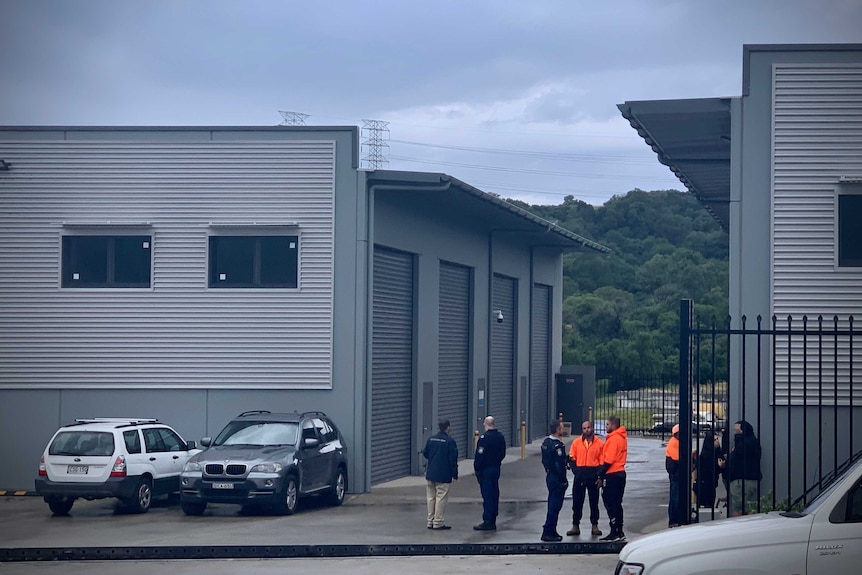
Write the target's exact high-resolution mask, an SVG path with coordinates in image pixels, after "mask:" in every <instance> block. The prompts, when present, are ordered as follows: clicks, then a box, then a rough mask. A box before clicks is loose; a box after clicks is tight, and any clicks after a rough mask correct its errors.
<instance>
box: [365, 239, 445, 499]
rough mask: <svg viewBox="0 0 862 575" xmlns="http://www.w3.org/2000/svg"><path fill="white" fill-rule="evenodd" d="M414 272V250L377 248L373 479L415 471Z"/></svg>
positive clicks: (388, 478) (372, 411)
mask: <svg viewBox="0 0 862 575" xmlns="http://www.w3.org/2000/svg"><path fill="white" fill-rule="evenodd" d="M413 273H414V272H413V256H412V255H411V254H407V253H402V252H396V251H392V250H387V249H383V248H380V247H375V248H374V289H373V321H372V352H371V483H372V484H375V483H380V482H383V481H388V480H390V479H396V478H398V477H404V476H405V475H410V455H411V453H412V446H413V440H412V437H413V428H412V423H413V421H414V418H413V305H414V302H413V299H414V297H413ZM435 433H436V430H435Z"/></svg>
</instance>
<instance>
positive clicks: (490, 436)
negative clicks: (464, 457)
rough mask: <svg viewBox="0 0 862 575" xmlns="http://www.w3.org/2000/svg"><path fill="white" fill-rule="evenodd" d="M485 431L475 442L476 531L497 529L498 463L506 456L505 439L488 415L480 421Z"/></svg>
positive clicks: (498, 497)
mask: <svg viewBox="0 0 862 575" xmlns="http://www.w3.org/2000/svg"><path fill="white" fill-rule="evenodd" d="M482 425H483V427H484V428H485V433H483V434H482V435H480V436H479V441H477V442H476V455H475V457H474V458H473V470H474V471H475V472H476V481H478V482H479V490H480V491H481V492H482V522H481V523H480V524H478V525H474V526H473V529H475V530H476V531H494V530H495V529H497V514H498V512H499V510H500V464H501V463H502V462H503V459H504V458H505V457H506V439H505V438H504V437H503V434H502V433H500V432H499V431H497V430H496V429H495V428H494V418H493V417H492V416H490V415H489V416H488V417H486V418H485V420H484V421H483V422H482Z"/></svg>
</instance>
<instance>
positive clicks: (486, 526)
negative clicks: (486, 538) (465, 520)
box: [473, 521, 497, 531]
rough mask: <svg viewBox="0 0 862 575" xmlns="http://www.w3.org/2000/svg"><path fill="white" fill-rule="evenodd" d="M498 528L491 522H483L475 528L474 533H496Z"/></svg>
mask: <svg viewBox="0 0 862 575" xmlns="http://www.w3.org/2000/svg"><path fill="white" fill-rule="evenodd" d="M496 530H497V526H496V525H495V524H494V523H491V522H490V521H483V522H481V523H480V524H478V525H474V526H473V531H496Z"/></svg>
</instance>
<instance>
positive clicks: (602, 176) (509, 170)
mask: <svg viewBox="0 0 862 575" xmlns="http://www.w3.org/2000/svg"><path fill="white" fill-rule="evenodd" d="M390 157H391V158H392V159H393V160H400V161H402V162H413V163H417V164H430V165H435V166H455V167H458V168H470V169H475V170H487V171H491V172H505V173H513V174H532V175H540V176H565V177H572V178H590V179H594V180H631V179H633V178H635V177H637V176H635V175H628V174H626V175H623V174H589V173H583V172H563V171H556V170H534V169H529V168H506V167H503V166H486V165H482V164H465V163H460V162H442V161H438V160H427V159H424V158H410V157H407V156H397V155H392V156H390ZM644 179H647V180H651V181H655V182H659V181H661V182H663V181H666V180H665V179H663V178H655V177H652V178H644Z"/></svg>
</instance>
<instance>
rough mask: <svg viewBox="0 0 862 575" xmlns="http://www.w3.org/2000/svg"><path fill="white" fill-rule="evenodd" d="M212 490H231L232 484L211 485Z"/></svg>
mask: <svg viewBox="0 0 862 575" xmlns="http://www.w3.org/2000/svg"><path fill="white" fill-rule="evenodd" d="M213 489H233V483H213Z"/></svg>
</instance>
